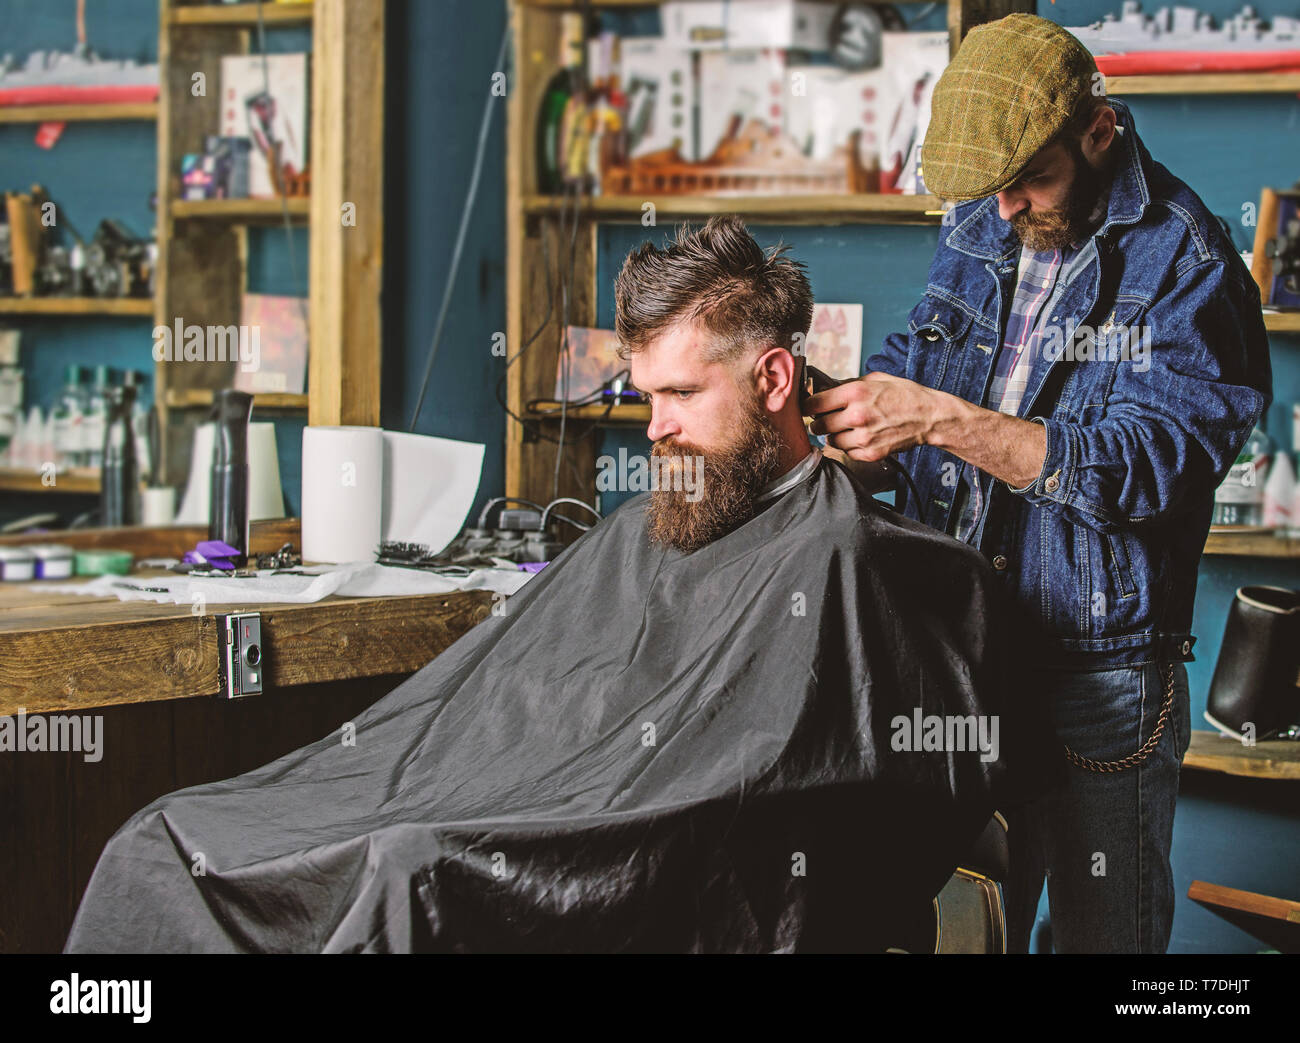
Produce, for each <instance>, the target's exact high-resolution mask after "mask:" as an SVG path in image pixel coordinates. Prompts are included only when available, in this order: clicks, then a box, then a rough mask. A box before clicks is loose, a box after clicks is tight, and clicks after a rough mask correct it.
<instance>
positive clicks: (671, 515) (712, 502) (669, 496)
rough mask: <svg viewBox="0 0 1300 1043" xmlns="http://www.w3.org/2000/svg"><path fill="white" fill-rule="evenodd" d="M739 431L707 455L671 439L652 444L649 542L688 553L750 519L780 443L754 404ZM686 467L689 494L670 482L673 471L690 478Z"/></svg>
mask: <svg viewBox="0 0 1300 1043" xmlns="http://www.w3.org/2000/svg"><path fill="white" fill-rule="evenodd" d="M739 426H740V430H739V432H738V434H737V436H736V438H735V439H734V440H733V441H732V442H731V443H730V444H729V445H726V446H724V447H723V448H721V449H717V450H714V451H711V452H704V451H703V450H701V449H698V448H696V447H694V446H691V445H686V444H683V443H680V442H678V441H677V440H676V439H673V438H664V439H660V440H659V441H658V442H656V443H655V444H654V448H653V449H652V450H651V453H652V455H653V456H655V457H658V458H659V460H658V461H657V462H656V464H655V466H656V467H657V468H659V471H658V473H659V475H660V480H659V488H657V489H655V490H654V491H652V492H651V494H650V506H649V507H648V509H647V511H646V514H647V518H648V519H649V523H650V539H651V541H652V542H654V543H659V544H662V545H664V546H666V547H674V548H676V549H677V550H680V551H683V552H684V553H687V554H689V553H690V552H691V551H695V550H699V549H700V548H701V547H703V546H706V545H707V544H709V543H712V542H713V541H714V540H716V539H718V538H720V537H722V536H725V535H726V534H727V533H729V532H731V531H732V530H733V529H736V528H738V527H739V526H741V525H743V524H744V523H745V522H747V521H748V520H749V519H750V518H752V517H753V516H754V507H755V501H756V500H757V499H758V495H759V493H761V492H762V491H763V487H764V486H765V485H767V484H768V483H769V482H771V481H772V479H774V478H775V477H777V474H778V471H779V468H780V465H781V450H782V448H783V447H784V445H785V443H784V441H783V440H782V438H781V436H780V434H778V433H777V430H776V428H774V427H773V426H772V423H771V421H770V420H768V418H767V414H765V413H763V412H762V411H761V409H760V408H759V406H758V404H757V401H756V400H751V401H749V402H748V403H747V404H746V406H745V408H744V411H743V413H742V415H741V416H740V417H739ZM685 457H695V458H696V459H695V460H694V461H691V460H686V459H684V458H685ZM670 460H671V461H672V463H671V465H670V463H669V461H670ZM692 466H694V468H695V470H694V472H693V473H694V475H695V477H696V483H695V486H694V491H691V489H690V488H689V485H690V483H687V482H682V481H675V480H674V474H675V473H676V471H675V469H676V468H686V469H687V472H686V473H691V472H690V470H689V469H690V468H691V467H692ZM692 500H693V502H692Z"/></svg>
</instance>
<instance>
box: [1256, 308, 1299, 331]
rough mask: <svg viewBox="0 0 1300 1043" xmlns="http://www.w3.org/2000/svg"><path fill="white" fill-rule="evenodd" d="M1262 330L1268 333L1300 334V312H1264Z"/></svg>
mask: <svg viewBox="0 0 1300 1043" xmlns="http://www.w3.org/2000/svg"><path fill="white" fill-rule="evenodd" d="M1264 329H1266V330H1268V331H1269V332H1270V333H1300V311H1271V312H1270V311H1266V312H1264Z"/></svg>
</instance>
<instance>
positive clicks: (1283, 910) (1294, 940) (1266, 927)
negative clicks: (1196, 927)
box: [1187, 880, 1300, 953]
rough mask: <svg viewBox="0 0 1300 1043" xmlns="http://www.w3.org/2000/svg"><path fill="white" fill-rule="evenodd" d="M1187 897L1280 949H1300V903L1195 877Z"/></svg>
mask: <svg viewBox="0 0 1300 1043" xmlns="http://www.w3.org/2000/svg"><path fill="white" fill-rule="evenodd" d="M1187 897H1188V898H1190V899H1191V900H1192V901H1193V902H1196V903H1198V904H1200V905H1202V906H1204V907H1205V908H1206V909H1208V910H1209V911H1210V912H1212V913H1215V914H1216V915H1218V916H1221V917H1223V919H1225V920H1227V921H1228V923H1230V924H1232V925H1233V926H1234V927H1239V928H1240V929H1241V930H1243V931H1245V932H1246V933H1247V934H1249V935H1251V936H1252V937H1254V938H1258V939H1259V940H1260V941H1262V942H1264V943H1265V944H1266V945H1269V946H1270V947H1272V948H1274V949H1277V950H1278V952H1284V953H1295V952H1300V902H1293V901H1291V900H1290V899H1288V898H1274V897H1273V896H1272V895H1262V894H1259V893H1257V892H1255V891H1242V890H1239V889H1238V888H1235V887H1224V886H1223V885H1222V884H1211V883H1208V882H1206V881H1205V880H1193V881H1192V882H1191V885H1190V886H1189V887H1188V888H1187Z"/></svg>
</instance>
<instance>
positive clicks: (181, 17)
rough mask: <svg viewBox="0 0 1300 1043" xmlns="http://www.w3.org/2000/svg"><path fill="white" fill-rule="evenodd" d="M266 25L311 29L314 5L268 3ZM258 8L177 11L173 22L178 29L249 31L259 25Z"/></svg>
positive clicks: (198, 7)
mask: <svg viewBox="0 0 1300 1043" xmlns="http://www.w3.org/2000/svg"><path fill="white" fill-rule="evenodd" d="M261 6H262V22H263V24H264V25H267V26H275V27H277V28H280V27H283V26H286V25H310V24H311V21H312V17H313V15H314V12H313V10H312V8H313V7H314V5H313V4H312V3H311V2H310V0H308V2H306V3H288V4H286V3H278V4H277V3H266V4H263V5H261ZM257 8H258V5H257V4H213V5H208V6H202V5H190V6H185V7H173V8H172V10H171V19H170V22H171V24H172V25H174V26H187V27H188V26H202V25H210V26H217V27H219V28H222V29H248V28H251V27H253V26H256V25H257V17H258V15H257Z"/></svg>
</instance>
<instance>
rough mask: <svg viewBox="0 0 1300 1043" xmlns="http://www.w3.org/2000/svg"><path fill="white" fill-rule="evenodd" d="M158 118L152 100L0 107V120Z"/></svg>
mask: <svg viewBox="0 0 1300 1043" xmlns="http://www.w3.org/2000/svg"><path fill="white" fill-rule="evenodd" d="M157 118H158V103H157V102H156V101H138V102H137V101H131V102H122V103H120V104H104V105H5V106H2V107H0V123H46V122H49V121H51V120H59V121H63V120H66V121H68V122H89V121H92V120H154V119H157Z"/></svg>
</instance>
